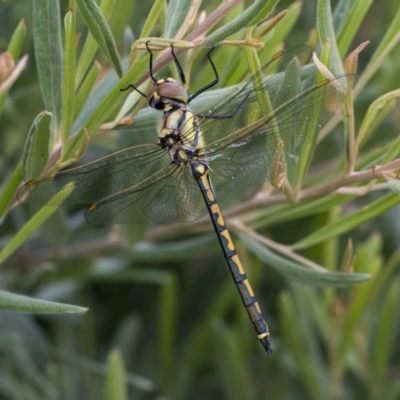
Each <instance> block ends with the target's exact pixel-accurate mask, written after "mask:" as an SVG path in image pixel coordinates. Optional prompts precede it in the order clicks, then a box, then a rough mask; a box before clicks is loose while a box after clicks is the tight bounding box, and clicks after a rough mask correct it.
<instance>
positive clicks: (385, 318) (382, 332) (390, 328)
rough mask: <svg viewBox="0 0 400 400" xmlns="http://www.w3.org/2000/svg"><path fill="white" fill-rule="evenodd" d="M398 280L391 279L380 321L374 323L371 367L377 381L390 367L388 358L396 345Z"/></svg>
mask: <svg viewBox="0 0 400 400" xmlns="http://www.w3.org/2000/svg"><path fill="white" fill-rule="evenodd" d="M399 294H400V282H399V281H398V280H397V281H396V280H395V281H393V282H392V284H391V286H390V289H389V291H388V293H387V294H386V299H385V303H384V305H383V309H382V312H381V313H380V321H379V322H378V324H377V325H376V327H377V332H376V337H375V340H374V343H375V346H374V347H373V355H372V356H373V359H374V361H373V362H372V364H371V365H372V367H373V368H374V376H375V377H376V378H377V379H378V381H383V380H384V379H385V376H386V374H387V371H389V369H390V359H391V356H392V354H393V352H394V349H395V347H396V345H397V343H396V342H397V340H396V335H395V333H396V328H398V325H399V318H398V314H397V307H398V304H399V300H400V296H399Z"/></svg>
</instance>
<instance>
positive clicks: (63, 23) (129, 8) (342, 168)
mask: <svg viewBox="0 0 400 400" xmlns="http://www.w3.org/2000/svg"><path fill="white" fill-rule="evenodd" d="M214 3H215V2H212V1H204V3H202V4H200V2H198V1H187V0H170V2H169V3H168V5H166V2H163V1H161V0H154V1H153V2H143V1H142V2H139V1H133V0H132V1H130V2H124V1H122V0H102V1H101V3H100V4H99V5H98V4H97V3H96V2H95V1H94V0H86V1H83V0H77V1H76V2H75V1H74V0H70V1H69V3H68V2H66V1H61V2H57V1H45V0H34V1H33V2H30V1H27V0H24V1H19V2H9V3H7V2H2V3H1V4H0V26H1V30H0V51H1V52H2V53H1V54H0V113H1V114H0V118H1V119H0V182H1V185H0V222H1V225H0V262H1V288H2V289H3V290H1V291H0V309H2V310H4V311H2V312H1V319H0V326H1V330H0V354H1V356H2V357H1V362H0V371H1V374H0V397H2V398H10V399H11V398H15V399H17V398H24V399H25V398H26V399H37V398H41V399H56V398H57V399H58V398H60V399H61V398H63V399H95V398H97V397H99V396H102V397H103V398H107V399H121V400H122V399H126V398H135V399H144V398H159V399H161V398H170V399H174V400H175V399H184V398H191V399H202V398H205V397H207V398H209V399H219V398H226V399H267V398H274V399H281V398H282V399H283V398H293V399H302V398H304V399H316V400H320V399H321V398H329V399H356V398H363V399H389V400H390V399H396V398H398V397H399V395H400V384H399V379H398V369H399V360H400V352H399V349H398V347H397V346H396V340H395V339H396V334H398V322H399V316H398V314H397V312H396V306H397V304H399V300H400V299H399V293H400V290H399V289H400V282H399V277H398V275H399V274H398V266H399V261H400V251H399V249H398V239H397V238H398V235H399V227H400V225H399V221H400V219H399V218H398V212H397V210H398V206H397V205H398V203H399V202H400V197H399V196H398V192H399V184H398V180H397V174H396V170H397V169H398V168H399V167H400V158H399V153H400V140H399V137H398V134H397V133H398V129H399V120H398V118H397V117H396V110H397V111H398V105H397V97H399V94H400V89H399V87H398V82H399V78H400V77H399V74H400V70H399V68H398V65H399V62H400V52H399V49H398V43H399V40H400V29H399V26H400V8H399V7H398V4H397V1H396V0H384V1H381V2H379V4H378V2H376V4H373V2H371V1H364V0H354V1H353V2H349V1H347V0H339V1H338V2H335V7H334V9H333V10H332V11H331V6H332V7H333V5H331V4H330V2H329V1H328V0H318V1H317V2H316V3H314V2H304V5H301V4H300V3H299V2H294V1H291V0H287V1H282V3H280V4H277V3H278V2H277V1H276V0H275V1H272V0H271V1H269V2H265V1H264V0H261V1H259V0H254V1H253V2H250V1H249V2H240V1H222V2H221V5H219V6H218V9H216V7H215V4H214ZM250 3H251V4H250ZM332 3H333V2H332ZM203 10H204V11H206V14H205V15H206V16H205V17H204V15H203V14H201V12H202V11H203ZM267 15H268V16H269V18H268V19H265V17H266V16H267ZM311 16H312V17H311ZM255 24H257V25H255ZM250 27H252V28H250ZM313 27H315V29H314V28H313ZM81 34H82V35H81ZM150 36H151V37H153V39H152V40H151V43H152V45H158V46H159V48H160V50H162V49H163V48H167V51H165V52H163V53H162V54H160V56H159V57H158V58H157V60H156V61H155V63H154V69H155V71H156V72H158V71H159V70H161V69H162V68H163V67H165V66H166V65H167V64H169V63H170V62H171V60H172V57H171V52H170V50H169V46H170V45H169V43H171V42H173V43H174V46H175V48H176V51H177V53H178V54H180V59H181V60H182V62H183V65H184V70H185V73H186V74H187V75H186V76H187V79H188V81H189V83H190V88H191V91H192V92H194V91H195V90H196V88H200V87H202V86H204V84H205V83H207V82H209V81H210V80H211V79H210V77H211V75H210V74H211V71H209V69H208V68H207V67H205V65H206V64H204V61H205V50H204V49H202V48H203V47H211V46H214V45H217V44H218V45H217V48H216V49H215V51H214V54H213V59H214V62H215V64H216V66H217V69H218V70H219V73H220V82H219V88H218V89H215V90H210V91H208V92H206V93H204V95H202V96H201V97H199V99H198V101H196V103H195V102H194V103H195V104H194V107H195V108H201V107H202V106H203V105H205V104H207V102H208V101H210V100H211V99H212V98H215V96H216V95H219V94H221V93H224V89H223V88H224V87H228V86H231V85H234V84H236V83H238V82H240V81H241V80H242V79H244V78H245V77H246V75H247V72H248V71H249V70H252V71H254V70H256V69H257V65H262V64H264V63H266V62H267V61H268V59H269V58H270V57H271V56H272V55H273V54H274V53H276V52H277V51H279V50H280V49H282V48H283V47H284V43H286V44H294V43H297V44H301V43H299V38H301V39H300V40H302V41H303V42H306V43H308V44H309V45H311V46H313V47H315V48H316V49H317V53H318V54H319V57H320V59H321V61H323V62H324V63H325V64H327V65H328V66H329V68H330V70H331V71H332V72H333V73H334V74H335V75H341V74H343V71H346V72H349V71H350V72H351V71H354V69H355V68H356V66H357V64H358V70H357V75H358V77H357V81H356V84H355V88H354V93H353V95H351V96H349V97H348V98H347V99H346V102H345V105H344V106H343V108H342V112H339V113H336V114H335V116H334V117H333V118H332V120H330V121H329V122H328V124H327V125H326V126H325V127H324V128H323V129H322V130H321V133H320V136H319V140H318V143H313V144H311V145H310V146H308V148H306V149H305V151H304V152H302V154H301V156H300V159H299V164H298V165H299V168H298V172H297V175H296V176H295V178H294V181H293V182H292V181H291V184H292V185H291V186H290V188H291V189H290V190H286V191H285V192H284V193H282V192H278V191H277V190H276V189H273V188H272V187H271V186H268V185H265V186H263V187H262V188H250V190H248V189H243V187H240V188H239V190H238V189H237V188H235V187H234V186H232V185H226V186H225V187H224V186H223V184H222V183H221V182H217V184H216V185H217V191H218V198H219V200H220V201H221V204H222V207H223V210H224V215H225V217H226V218H227V222H228V226H229V228H230V230H231V231H232V233H234V234H235V243H236V244H237V247H238V252H239V254H240V256H241V258H242V261H243V263H244V265H245V267H246V270H247V272H248V275H249V278H250V281H251V282H252V283H253V287H254V289H255V292H256V294H257V297H258V299H259V302H260V304H261V307H262V309H263V310H264V314H265V316H266V318H267V320H268V323H269V326H270V329H271V340H272V343H273V348H274V353H273V354H272V355H266V354H265V353H264V352H263V350H262V348H261V347H260V345H259V343H258V341H257V340H256V337H255V335H254V332H253V331H252V327H251V324H250V323H249V321H248V318H247V316H246V313H245V310H244V309H243V306H242V304H241V303H240V300H239V298H238V296H237V293H236V291H235V288H234V286H233V284H232V282H231V280H230V279H231V278H230V277H229V276H228V274H227V271H226V267H225V265H224V261H223V259H222V256H221V254H220V251H219V248H218V243H217V240H216V237H215V235H214V233H213V232H212V226H211V223H210V221H209V219H206V218H205V219H202V220H200V221H197V222H195V223H192V224H178V223H174V224H170V225H168V226H153V225H149V226H146V225H138V226H130V225H127V226H115V227H109V228H107V227H105V228H104V227H102V228H99V227H93V226H89V225H88V224H87V223H86V221H85V219H84V210H83V209H81V208H75V209H71V210H69V209H68V210H67V209H66V208H63V207H61V208H51V207H42V208H41V209H39V210H33V209H31V208H30V207H28V206H26V205H21V204H19V203H18V202H17V200H16V197H15V196H16V192H17V190H18V188H19V186H20V185H21V184H22V183H23V181H24V180H26V179H36V178H38V177H39V176H50V175H52V174H54V173H56V172H57V171H58V170H60V169H62V168H64V167H65V166H67V165H69V164H71V163H73V162H75V161H77V160H79V159H80V158H81V157H82V156H83V154H85V156H84V160H93V159H96V158H99V157H101V156H103V155H105V154H109V153H110V152H112V151H116V150H117V149H120V148H123V147H128V146H132V145H134V144H138V143H146V142H154V141H155V138H156V124H157V118H159V115H157V113H156V112H154V111H153V110H150V109H149V108H147V107H145V108H143V99H142V98H141V96H140V95H139V94H138V93H137V92H132V93H131V94H129V95H128V96H127V93H126V92H121V91H120V89H121V88H125V87H127V86H128V85H129V84H131V83H134V84H135V85H136V86H137V87H138V88H139V89H140V90H142V91H146V90H147V83H146V82H145V81H146V79H147V77H148V53H147V52H146V51H144V52H142V51H141V49H144V43H145V42H146V40H147V39H146V38H147V37H150ZM163 36H164V38H163V39H159V37H163ZM165 37H167V38H169V39H165ZM136 38H139V39H138V40H136ZM367 40H370V41H371V44H370V45H369V46H367V47H365V44H363V42H364V41H367ZM256 50H257V51H256ZM346 55H348V57H347V58H346V59H345V61H344V62H343V61H342V60H343V59H344V57H345V56H346ZM28 57H29V61H28ZM170 73H171V74H175V73H176V71H175V69H174V68H171V72H170ZM196 100H197V99H196ZM397 114H398V112H397ZM342 120H343V122H342V123H341V122H340V121H342ZM132 122H133V123H132ZM99 129H101V131H100V133H98V132H99ZM89 139H90V146H89ZM67 303H70V304H71V305H70V304H67ZM72 304H73V305H72ZM77 305H79V306H77ZM85 307H88V308H89V311H88V312H86V311H87V310H86V308H85ZM16 310H17V311H18V312H16ZM85 312H86V313H85ZM56 313H57V314H58V315H55V314H56ZM71 313H75V314H78V315H73V316H71V315H67V314H71ZM79 314H81V315H79ZM396 374H397V376H396Z"/></svg>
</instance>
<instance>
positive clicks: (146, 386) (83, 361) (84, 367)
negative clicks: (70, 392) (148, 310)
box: [48, 348, 156, 392]
mask: <svg viewBox="0 0 400 400" xmlns="http://www.w3.org/2000/svg"><path fill="white" fill-rule="evenodd" d="M48 353H49V354H50V355H52V356H54V357H55V358H57V359H59V360H60V361H62V363H64V364H65V365H68V366H71V367H73V369H74V370H77V371H80V372H82V373H84V372H88V371H89V372H90V373H92V374H93V375H94V376H96V377H99V378H100V379H101V380H102V381H103V380H104V378H105V377H107V373H108V372H109V370H106V369H105V367H104V363H100V362H96V361H93V360H92V359H89V358H85V357H82V356H79V355H78V354H73V353H71V352H66V351H61V350H59V349H55V348H51V349H49V350H48ZM109 364H110V363H109ZM108 366H109V365H108ZM126 380H127V383H128V384H129V386H130V387H132V388H136V389H139V390H143V391H145V392H154V391H155V390H156V385H155V383H154V382H153V381H150V380H149V379H147V378H145V377H143V376H141V375H136V374H132V373H130V374H126Z"/></svg>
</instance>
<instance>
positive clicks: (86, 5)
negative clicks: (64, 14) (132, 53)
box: [77, 0, 123, 77]
mask: <svg viewBox="0 0 400 400" xmlns="http://www.w3.org/2000/svg"><path fill="white" fill-rule="evenodd" d="M77 4H78V7H79V11H80V12H81V14H82V17H83V19H84V20H85V22H86V24H87V25H88V27H89V30H90V33H91V34H92V35H93V37H94V39H95V40H96V42H97V44H98V45H99V47H100V48H101V49H102V51H103V53H104V54H105V56H106V57H107V59H108V61H109V62H110V64H111V65H112V66H113V67H114V69H115V70H116V71H117V74H118V76H120V77H121V76H122V74H123V73H122V65H121V60H120V58H119V54H118V50H117V45H116V43H115V41H114V37H113V35H112V33H111V30H110V28H109V26H108V23H107V20H106V18H105V16H104V15H103V13H102V12H101V9H100V7H99V6H98V5H97V3H96V1H95V0H77Z"/></svg>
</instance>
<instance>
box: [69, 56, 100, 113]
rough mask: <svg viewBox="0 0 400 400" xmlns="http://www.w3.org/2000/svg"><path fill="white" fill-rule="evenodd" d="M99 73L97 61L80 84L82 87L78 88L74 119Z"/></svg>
mask: <svg viewBox="0 0 400 400" xmlns="http://www.w3.org/2000/svg"><path fill="white" fill-rule="evenodd" d="M100 72H101V65H100V64H99V63H98V62H97V61H94V63H93V65H92V66H91V68H90V69H89V72H88V73H87V75H86V77H85V79H84V81H83V82H82V85H81V86H80V87H79V90H78V93H77V94H76V98H75V107H74V119H75V118H76V117H77V116H78V115H79V113H80V112H81V110H82V108H83V106H84V105H85V103H86V100H87V99H88V97H89V95H90V93H91V91H92V89H93V87H94V85H95V83H96V80H97V78H98V76H99V74H100Z"/></svg>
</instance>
